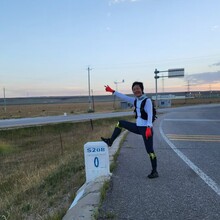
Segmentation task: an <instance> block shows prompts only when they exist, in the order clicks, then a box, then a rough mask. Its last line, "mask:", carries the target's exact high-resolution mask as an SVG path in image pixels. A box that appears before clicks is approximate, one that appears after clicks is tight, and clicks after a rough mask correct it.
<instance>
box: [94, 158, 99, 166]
mask: <svg viewBox="0 0 220 220" xmlns="http://www.w3.org/2000/svg"><path fill="white" fill-rule="evenodd" d="M94 165H95V167H99V158H98V157H95V158H94Z"/></svg>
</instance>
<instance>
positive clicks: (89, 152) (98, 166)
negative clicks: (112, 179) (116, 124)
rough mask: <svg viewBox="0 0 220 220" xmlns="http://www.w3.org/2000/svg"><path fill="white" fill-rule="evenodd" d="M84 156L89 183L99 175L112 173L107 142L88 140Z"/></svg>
mask: <svg viewBox="0 0 220 220" xmlns="http://www.w3.org/2000/svg"><path fill="white" fill-rule="evenodd" d="M84 157H85V170H86V182H87V183H88V182H90V181H93V180H95V179H96V178H97V177H101V176H109V175H110V169H109V153H108V146H107V144H105V143H104V142H102V141H98V142H87V143H86V144H85V145H84Z"/></svg>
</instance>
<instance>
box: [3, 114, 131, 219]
mask: <svg viewBox="0 0 220 220" xmlns="http://www.w3.org/2000/svg"><path fill="white" fill-rule="evenodd" d="M125 119H129V120H130V119H132V117H125ZM117 121H118V119H117V118H112V119H105V120H103V119H100V120H95V121H93V122H92V123H91V121H88V122H81V123H61V124H57V125H46V126H37V127H29V128H20V129H11V130H1V132H0V219H1V220H3V219H4V220H6V219H7V220H10V219H13V220H14V219H46V220H55V219H57V220H58V219H62V216H63V215H64V214H65V213H66V211H67V209H68V208H69V206H70V204H71V202H72V201H73V199H74V197H75V193H76V192H77V190H78V189H79V188H80V186H81V185H82V184H83V183H84V182H85V171H84V152H83V146H84V144H85V143H86V142H88V141H99V140H100V137H101V136H109V135H110V133H111V132H112V130H113V128H114V126H115V124H116V122H117Z"/></svg>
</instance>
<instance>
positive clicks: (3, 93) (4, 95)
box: [3, 87, 6, 113]
mask: <svg viewBox="0 0 220 220" xmlns="http://www.w3.org/2000/svg"><path fill="white" fill-rule="evenodd" d="M3 94H4V110H5V113H6V98H5V87H4V88H3Z"/></svg>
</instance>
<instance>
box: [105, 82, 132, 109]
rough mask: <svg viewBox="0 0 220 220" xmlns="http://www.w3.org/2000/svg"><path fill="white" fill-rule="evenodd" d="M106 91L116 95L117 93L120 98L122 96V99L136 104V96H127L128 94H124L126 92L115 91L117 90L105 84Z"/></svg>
mask: <svg viewBox="0 0 220 220" xmlns="http://www.w3.org/2000/svg"><path fill="white" fill-rule="evenodd" d="M105 91H106V92H111V93H112V94H114V95H116V96H117V97H118V98H120V99H122V100H124V101H126V102H129V103H131V104H132V105H133V104H134V100H135V98H134V97H130V96H127V95H124V94H122V93H120V92H117V91H115V90H113V89H112V88H111V87H110V86H108V85H107V86H105Z"/></svg>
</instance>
